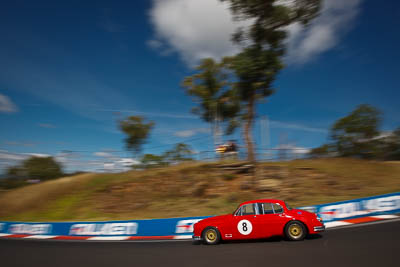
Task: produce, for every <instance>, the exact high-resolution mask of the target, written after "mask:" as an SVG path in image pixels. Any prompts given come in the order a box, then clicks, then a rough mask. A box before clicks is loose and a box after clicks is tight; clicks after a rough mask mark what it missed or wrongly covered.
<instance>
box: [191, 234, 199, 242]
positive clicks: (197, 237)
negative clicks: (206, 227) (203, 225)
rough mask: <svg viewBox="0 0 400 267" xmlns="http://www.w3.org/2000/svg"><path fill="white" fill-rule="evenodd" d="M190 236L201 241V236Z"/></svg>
mask: <svg viewBox="0 0 400 267" xmlns="http://www.w3.org/2000/svg"><path fill="white" fill-rule="evenodd" d="M192 238H193V240H195V241H201V236H195V235H193V236H192Z"/></svg>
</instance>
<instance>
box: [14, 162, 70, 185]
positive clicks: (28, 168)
mask: <svg viewBox="0 0 400 267" xmlns="http://www.w3.org/2000/svg"><path fill="white" fill-rule="evenodd" d="M21 168H22V169H23V170H24V172H25V173H26V176H27V177H26V178H29V179H39V180H41V181H44V180H50V179H55V178H59V177H61V176H63V172H62V168H61V165H60V164H59V163H58V162H57V161H55V160H54V158H53V157H45V158H43V157H31V158H29V159H27V160H25V161H24V162H23V163H22V165H21Z"/></svg>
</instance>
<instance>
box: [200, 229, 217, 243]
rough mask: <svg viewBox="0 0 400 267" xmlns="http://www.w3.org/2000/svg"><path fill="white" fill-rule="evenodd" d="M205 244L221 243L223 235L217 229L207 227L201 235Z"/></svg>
mask: <svg viewBox="0 0 400 267" xmlns="http://www.w3.org/2000/svg"><path fill="white" fill-rule="evenodd" d="M201 237H202V239H203V242H204V244H206V245H216V244H218V243H219V242H220V241H221V234H220V233H219V231H218V229H217V228H215V227H207V228H206V229H204V231H203V233H202V234H201Z"/></svg>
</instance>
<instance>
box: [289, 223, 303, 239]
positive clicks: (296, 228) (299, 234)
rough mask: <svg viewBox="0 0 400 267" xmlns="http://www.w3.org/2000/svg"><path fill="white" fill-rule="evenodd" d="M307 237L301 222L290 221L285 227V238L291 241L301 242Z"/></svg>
mask: <svg viewBox="0 0 400 267" xmlns="http://www.w3.org/2000/svg"><path fill="white" fill-rule="evenodd" d="M306 235H307V229H306V227H305V226H304V224H303V223H302V222H299V221H291V222H288V223H287V224H286V226H285V236H286V238H287V239H289V240H292V241H300V240H303V239H304V238H305V237H306Z"/></svg>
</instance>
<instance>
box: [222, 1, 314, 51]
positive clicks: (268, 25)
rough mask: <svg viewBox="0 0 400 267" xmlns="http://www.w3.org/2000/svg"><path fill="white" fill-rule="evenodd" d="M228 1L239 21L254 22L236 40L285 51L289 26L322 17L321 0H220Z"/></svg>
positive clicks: (236, 34) (234, 39) (234, 36)
mask: <svg viewBox="0 0 400 267" xmlns="http://www.w3.org/2000/svg"><path fill="white" fill-rule="evenodd" d="M220 1H221V2H228V3H229V4H230V8H231V11H232V13H233V14H234V15H235V18H236V19H237V20H248V19H252V20H253V23H252V25H251V26H250V27H249V28H248V29H243V28H239V29H238V30H237V32H236V33H235V34H234V35H233V38H232V39H233V41H234V42H236V43H240V42H242V41H244V40H247V41H251V42H252V43H253V44H267V45H269V46H270V47H271V48H273V49H274V48H277V49H281V48H282V46H283V44H282V42H283V40H284V39H285V38H286V28H285V27H287V26H289V25H291V24H293V23H296V22H299V23H302V24H304V25H306V24H308V23H309V22H310V21H311V20H312V19H313V18H315V17H316V16H317V15H318V12H319V10H320V7H321V0H289V1H285V0H220Z"/></svg>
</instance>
